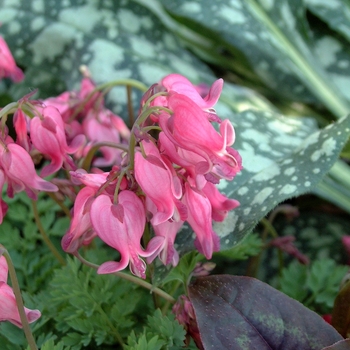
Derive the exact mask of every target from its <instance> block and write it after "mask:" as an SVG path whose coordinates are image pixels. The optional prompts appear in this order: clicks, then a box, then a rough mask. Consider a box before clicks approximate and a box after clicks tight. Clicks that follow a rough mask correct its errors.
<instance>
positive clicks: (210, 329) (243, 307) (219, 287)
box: [189, 275, 343, 350]
mask: <svg viewBox="0 0 350 350" xmlns="http://www.w3.org/2000/svg"><path fill="white" fill-rule="evenodd" d="M189 297H190V300H191V302H192V304H193V307H194V311H195V314H196V318H197V324H198V328H199V332H200V335H201V339H202V343H203V346H204V349H230V350H242V349H249V350H251V349H256V350H265V349H276V350H277V349H278V350H289V349H298V350H313V349H315V350H320V349H322V348H323V347H326V346H330V345H332V344H334V343H336V342H337V341H339V340H342V339H343V338H342V337H341V335H340V334H339V333H338V332H337V331H336V330H335V329H334V328H333V327H332V326H330V325H329V324H327V323H326V322H325V321H324V320H323V319H322V318H321V317H320V316H318V315H317V314H316V313H315V312H313V311H311V310H309V309H307V308H306V307H305V306H303V305H302V304H300V303H299V302H298V301H296V300H294V299H291V298H290V297H288V296H286V295H285V294H283V293H281V292H279V291H277V290H276V289H274V288H272V287H270V286H269V285H267V284H266V283H263V282H261V281H259V280H256V279H254V278H250V277H245V276H229V275H221V276H208V277H201V278H198V279H197V280H196V282H195V283H194V284H193V285H191V286H190V287H189Z"/></svg>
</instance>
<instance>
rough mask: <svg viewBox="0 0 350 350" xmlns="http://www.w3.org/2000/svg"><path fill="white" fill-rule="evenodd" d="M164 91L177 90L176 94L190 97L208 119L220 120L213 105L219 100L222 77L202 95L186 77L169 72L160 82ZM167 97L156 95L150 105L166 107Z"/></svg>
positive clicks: (222, 82)
mask: <svg viewBox="0 0 350 350" xmlns="http://www.w3.org/2000/svg"><path fill="white" fill-rule="evenodd" d="M159 84H160V85H161V86H163V87H164V88H165V89H166V91H168V92H177V93H178V94H181V95H185V96H187V97H188V98H189V99H191V100H192V101H193V102H194V103H195V104H196V105H197V106H198V107H199V108H200V109H202V110H203V111H204V112H206V113H205V115H206V117H207V118H208V120H210V121H216V122H221V120H220V118H219V117H218V116H217V115H216V112H215V110H214V108H213V107H214V105H215V104H216V103H217V101H218V100H219V97H220V94H221V91H222V87H223V84H224V81H223V80H222V79H218V80H216V81H215V82H214V83H213V85H212V86H211V88H210V89H209V91H208V94H207V95H206V96H205V97H202V96H201V94H200V93H199V90H200V89H199V88H198V87H196V86H194V85H193V84H192V83H191V82H190V81H189V80H188V79H187V78H185V77H184V76H182V75H180V74H169V75H167V76H166V77H164V78H163V79H162V80H161V81H160V83H159ZM166 101H167V97H166V96H165V97H158V98H156V99H155V101H154V102H153V103H152V105H161V106H165V107H167V102H166Z"/></svg>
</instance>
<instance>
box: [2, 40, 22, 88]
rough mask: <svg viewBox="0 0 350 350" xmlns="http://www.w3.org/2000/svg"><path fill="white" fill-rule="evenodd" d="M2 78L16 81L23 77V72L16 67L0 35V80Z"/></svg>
mask: <svg viewBox="0 0 350 350" xmlns="http://www.w3.org/2000/svg"><path fill="white" fill-rule="evenodd" d="M2 78H10V79H12V80H13V81H14V82H15V83H18V82H20V81H22V80H23V79H24V74H23V72H22V70H21V69H20V68H18V67H17V65H16V62H15V60H14V58H13V56H12V54H11V51H10V49H9V47H8V46H7V43H6V41H5V40H4V38H2V37H1V36H0V80H1V79H2Z"/></svg>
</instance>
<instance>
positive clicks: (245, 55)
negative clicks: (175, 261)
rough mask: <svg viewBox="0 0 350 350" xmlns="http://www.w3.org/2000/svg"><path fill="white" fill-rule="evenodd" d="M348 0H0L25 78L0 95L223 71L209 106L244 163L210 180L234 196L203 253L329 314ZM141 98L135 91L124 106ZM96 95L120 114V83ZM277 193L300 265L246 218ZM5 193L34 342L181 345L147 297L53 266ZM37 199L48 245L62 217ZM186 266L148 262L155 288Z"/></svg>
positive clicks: (346, 82) (341, 200) (11, 343)
mask: <svg viewBox="0 0 350 350" xmlns="http://www.w3.org/2000/svg"><path fill="white" fill-rule="evenodd" d="M345 5H346V0H334V1H332V2H325V1H321V0H320V1H317V0H304V1H303V0H297V1H294V0H282V1H278V4H277V2H276V1H274V0H260V1H258V0H248V1H243V0H234V1H228V0H220V1H209V0H204V1H199V0H198V1H194V0H191V1H187V0H186V1H184V0H175V1H174V0H172V1H168V0H164V1H159V0H147V1H143V0H138V1H112V0H109V1H107V0H106V1H103V2H96V1H93V0H69V1H68V0H67V1H62V2H57V1H56V2H55V1H42V0H29V1H25V2H23V1H15V0H0V8H1V11H0V22H1V23H2V26H1V27H0V33H1V35H3V36H4V37H5V39H6V41H7V42H8V44H9V46H10V48H11V50H12V52H13V53H14V56H15V59H16V61H17V62H18V64H19V65H20V66H21V67H22V68H23V69H24V71H25V75H26V79H25V80H24V81H23V83H21V84H17V85H14V84H10V83H9V82H3V83H1V84H0V94H1V95H0V101H2V102H3V105H4V104H5V103H6V102H9V101H11V100H16V99H18V98H20V97H22V96H23V95H24V94H27V93H28V91H30V90H32V89H36V88H38V89H39V91H38V94H37V95H36V96H39V97H40V98H45V97H49V96H53V95H57V94H59V93H61V92H63V91H65V90H72V89H77V88H78V87H79V83H80V81H81V74H80V72H79V67H80V66H81V65H86V66H88V68H89V70H90V72H91V75H92V77H93V79H94V80H95V81H96V83H105V82H107V81H110V80H115V79H120V78H133V79H138V80H140V81H142V82H144V83H145V84H147V85H151V84H153V83H155V82H157V81H158V80H159V79H160V78H162V77H163V76H164V75H166V74H169V73H172V72H177V73H180V74H182V75H184V76H186V77H188V78H189V79H190V80H191V81H193V82H194V83H200V82H205V83H207V84H211V83H212V82H213V81H214V80H215V79H216V76H223V77H224V78H225V88H224V91H223V94H222V98H221V100H220V101H219V103H218V105H217V112H218V115H219V116H221V117H222V118H229V119H230V120H231V122H232V123H233V124H234V126H235V129H236V133H237V141H236V144H235V147H236V148H237V150H238V151H239V152H240V154H241V155H242V158H243V167H244V170H243V171H242V173H241V174H240V175H238V176H237V177H236V178H235V180H234V182H232V183H228V182H224V181H223V182H222V183H220V189H221V190H222V191H223V192H225V193H226V194H227V195H229V196H230V197H233V198H235V199H237V200H239V201H240V203H241V205H240V207H239V208H238V209H236V210H235V211H233V212H231V213H229V216H228V218H227V219H226V220H225V221H224V222H223V223H217V224H215V226H214V229H215V230H216V232H217V233H218V234H219V236H220V239H221V246H222V248H223V249H227V250H226V251H224V252H223V253H219V254H217V255H216V256H215V257H214V261H217V263H218V271H220V272H230V273H235V274H243V273H244V274H245V273H246V272H247V271H252V270H251V269H250V267H249V266H251V264H252V261H253V262H254V261H255V262H256V261H259V263H260V267H259V269H258V271H257V274H256V275H257V276H258V277H260V278H262V279H264V280H265V281H268V282H269V283H271V284H272V285H274V286H276V287H277V288H279V289H280V290H281V291H283V292H284V293H286V294H288V295H290V296H291V297H293V298H295V299H297V300H299V301H301V302H303V303H304V304H305V305H306V306H307V307H309V308H311V309H313V310H315V311H317V312H319V313H329V312H330V311H331V308H332V305H333V302H334V298H335V297H336V294H337V288H338V287H337V286H338V285H339V282H340V280H341V278H342V275H343V274H344V273H345V270H346V267H344V266H340V265H339V264H345V263H346V262H347V260H346V256H345V253H344V251H343V250H342V247H341V243H340V242H341V237H342V236H343V235H345V234H348V231H347V228H346V227H348V221H349V217H348V215H346V213H349V212H350V199H349V198H350V175H349V169H348V166H347V164H346V163H345V162H342V161H339V160H337V159H338V156H339V153H340V152H341V151H342V149H343V147H344V145H345V144H346V142H347V139H348V136H349V131H350V119H349V118H348V117H346V115H347V114H348V112H349V110H350V97H349V94H348V91H349V87H350V79H349V65H350V52H349V50H348V44H349V40H350V38H349V31H348V29H349V28H348V20H347V18H348V17H347V16H348V12H349V11H348V7H347V6H345ZM139 98H140V95H139V94H138V93H137V92H135V91H134V92H133V100H134V104H135V108H137V102H138V99H139ZM108 99H109V105H110V107H111V108H113V110H114V111H115V112H116V113H119V114H120V115H121V116H122V117H124V118H125V119H126V120H127V115H126V108H125V104H126V93H125V90H124V89H122V88H121V87H116V88H114V89H113V90H112V91H111V92H110V93H109V95H108ZM336 120H337V121H336ZM330 122H331V124H329V123H330ZM327 125H328V126H327ZM348 149H349V148H348V146H347V147H345V149H344V150H343V156H345V158H346V157H348V154H349V152H348ZM347 159H349V157H348V158H347ZM306 192H312V193H316V194H318V195H319V196H321V197H323V198H325V199H327V200H328V201H330V202H332V203H333V204H335V205H337V207H338V209H334V207H330V206H329V204H326V206H327V205H328V207H326V209H325V210H324V207H323V208H321V207H320V206H319V201H318V200H317V199H315V197H311V196H310V197H305V196H303V197H299V198H301V200H299V201H298V199H295V198H296V197H298V196H300V195H302V194H304V193H306ZM291 198H294V199H292V200H290V199H291ZM288 199H289V200H290V202H291V203H292V204H295V205H298V206H299V207H300V210H301V214H300V217H299V218H297V219H295V220H293V221H292V222H288V223H287V222H286V220H284V218H279V219H278V220H276V222H274V223H273V225H274V226H275V229H276V232H277V233H278V234H279V235H281V236H286V235H291V234H292V235H294V236H295V237H296V243H295V245H296V246H297V247H298V248H299V249H300V250H302V252H303V253H305V254H306V255H307V256H308V257H309V258H310V259H311V264H310V266H308V267H305V266H302V265H300V264H298V263H296V262H292V263H291V264H289V263H290V261H291V260H292V259H291V258H288V257H287V255H286V254H285V253H283V254H284V255H282V256H284V262H285V264H284V265H283V264H281V260H280V257H281V254H280V253H278V250H277V249H273V248H271V247H268V246H267V245H268V243H269V240H270V239H271V237H270V236H269V237H268V238H266V237H263V236H262V235H261V232H262V231H264V229H263V228H262V227H261V226H257V224H258V223H259V222H260V221H261V220H262V219H263V218H264V217H265V216H266V215H267V214H268V213H269V212H270V211H271V210H273V209H274V208H275V207H276V205H278V204H279V203H281V202H283V201H285V200H288ZM5 200H6V202H7V203H9V205H10V207H11V210H9V212H8V214H7V216H6V218H5V220H4V222H3V224H2V225H1V226H0V242H1V243H2V244H3V245H4V246H6V247H7V249H8V250H9V251H10V252H11V256H12V257H13V260H14V262H15V266H16V269H17V271H18V274H19V279H20V284H21V286H22V287H23V290H25V291H26V294H25V295H24V297H25V301H26V303H27V306H28V307H36V308H39V309H41V310H42V312H43V315H44V316H43V317H42V319H41V320H40V321H38V322H37V323H36V324H35V325H34V327H33V329H34V331H35V332H36V333H35V334H37V337H38V339H37V340H38V345H39V346H41V345H42V344H44V345H43V347H42V349H46V348H47V349H52V348H53V347H54V348H55V349H68V347H70V348H71V349H80V348H82V347H87V348H89V347H90V348H91V349H93V348H94V347H96V346H102V345H103V347H104V348H105V349H108V348H112V346H113V345H112V344H114V343H115V342H116V341H117V339H118V337H119V336H120V337H121V338H123V339H124V340H125V341H127V344H128V349H148V348H149V349H151V348H152V349H157V348H159V349H161V348H166V347H169V348H171V347H174V348H176V347H179V344H180V343H181V342H182V341H183V339H184V336H185V335H184V333H183V332H182V330H181V329H180V328H179V326H178V324H177V323H176V322H175V321H174V319H173V318H172V316H170V315H166V316H162V315H161V314H160V313H159V312H157V311H156V312H153V306H152V300H150V297H149V294H148V292H145V291H142V290H141V289H140V288H136V287H134V286H131V285H129V284H127V283H125V282H123V281H120V280H118V279H116V278H115V277H111V276H97V275H96V274H95V273H94V271H91V270H89V269H87V268H85V267H82V266H80V264H78V263H77V262H75V261H73V260H70V259H69V260H68V264H67V266H65V267H63V268H61V267H59V266H58V264H57V263H56V262H55V261H54V260H53V258H52V257H51V254H50V253H49V251H48V249H47V248H46V247H45V245H44V244H43V242H42V240H41V236H40V235H39V233H38V232H37V229H36V225H35V222H34V217H33V214H32V208H31V202H30V200H28V199H27V198H26V196H25V195H19V196H16V197H15V198H14V199H12V200H11V199H7V198H6V199H5ZM323 203H326V202H323ZM38 205H39V212H40V215H41V220H42V223H43V225H44V227H45V229H46V230H47V231H48V232H49V235H50V238H51V239H52V240H53V242H54V243H55V244H56V246H57V247H60V239H61V237H62V235H63V234H64V232H65V230H66V229H67V227H68V224H69V222H68V220H67V219H66V218H64V217H63V216H61V213H60V209H59V207H58V206H56V205H55V204H54V203H53V202H52V201H51V200H50V199H48V198H46V197H43V198H41V199H40V201H39V202H38ZM339 208H341V209H342V210H340V209H339ZM334 210H336V214H337V215H335V213H334ZM325 218H327V220H325ZM322 220H324V221H326V224H324V223H323V222H322ZM253 229H254V231H255V233H254V234H252V235H248V234H249V233H250V232H251V231H252V230H253ZM247 235H248V236H247ZM191 236H192V232H191V230H190V229H189V228H188V227H184V228H183V229H182V232H181V233H180V234H179V238H178V240H177V245H178V250H179V251H180V252H181V253H182V254H184V253H186V252H189V251H190V250H192V249H193V241H192V238H191ZM243 238H245V239H244V240H243V241H242V239H243ZM86 254H87V256H89V257H91V259H92V260H93V261H94V262H96V263H98V262H99V261H104V260H105V258H106V257H107V256H108V257H110V258H111V259H115V258H117V257H118V255H117V254H116V253H114V252H111V251H110V250H109V249H107V248H105V247H104V246H102V244H100V243H99V242H97V243H96V246H94V247H92V248H91V249H90V250H89V251H87V252H86ZM249 257H253V258H251V260H249V261H248V262H247V259H248V258H249ZM257 257H258V258H259V259H258V260H257ZM317 258H318V259H317ZM326 258H327V259H326ZM252 259H255V260H252ZM197 261H198V259H197V258H196V257H194V256H192V255H191V254H189V255H186V256H185V259H184V260H183V261H182V262H181V264H180V266H179V267H178V268H177V269H175V270H174V271H172V272H171V273H170V274H168V273H169V267H164V266H160V265H159V266H158V265H157V266H156V269H155V273H154V275H153V282H154V283H155V284H158V285H162V286H163V288H165V289H166V290H168V291H169V292H170V291H172V290H175V289H176V288H175V287H176V286H178V282H177V281H186V280H187V278H188V276H189V274H190V273H191V272H190V271H191V270H192V269H193V267H194V266H195V263H196V262H197ZM285 265H287V266H285ZM253 270H254V269H253ZM254 271H256V270H254ZM330 271H331V272H332V273H330ZM252 275H254V274H252ZM165 276H167V278H166V279H165V280H164V277H165ZM295 279H297V281H298V283H294V281H295ZM72 281H75V283H74V285H72ZM292 281H293V283H292ZM181 292H183V290H182V289H180V290H178V291H177V292H176V293H177V294H180V293H181ZM176 293H175V294H176ZM108 305H113V307H109V306H108ZM146 315H153V316H148V317H147V316H146ZM158 324H163V325H164V327H162V328H159V327H158V326H157V325H158ZM0 334H1V335H0V336H1V340H2V342H3V344H4V346H5V347H6V348H8V349H10V350H12V349H19V348H23V346H24V344H25V340H24V338H23V335H22V333H21V331H20V330H18V329H16V328H15V327H13V326H12V325H9V324H7V323H3V324H1V326H0Z"/></svg>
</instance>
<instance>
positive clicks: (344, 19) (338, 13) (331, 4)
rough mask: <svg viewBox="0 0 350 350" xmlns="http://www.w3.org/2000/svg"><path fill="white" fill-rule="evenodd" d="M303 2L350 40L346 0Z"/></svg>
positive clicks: (348, 13) (348, 11)
mask: <svg viewBox="0 0 350 350" xmlns="http://www.w3.org/2000/svg"><path fill="white" fill-rule="evenodd" d="M305 4H306V6H307V8H308V9H309V10H310V11H311V12H313V13H314V14H315V15H317V16H318V17H320V18H321V19H322V20H323V21H324V22H326V23H327V24H328V25H329V26H330V27H331V28H332V29H334V30H335V31H337V32H338V33H340V34H342V35H343V36H344V37H345V38H346V39H347V40H350V25H349V19H350V6H349V2H348V1H347V0H332V1H323V0H305ZM325 53H326V54H327V52H325Z"/></svg>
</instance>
